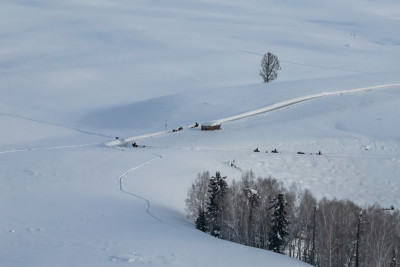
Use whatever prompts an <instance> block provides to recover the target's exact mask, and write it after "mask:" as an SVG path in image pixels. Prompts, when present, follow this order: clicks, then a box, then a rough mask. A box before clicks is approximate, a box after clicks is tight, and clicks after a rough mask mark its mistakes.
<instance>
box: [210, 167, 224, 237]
mask: <svg viewBox="0 0 400 267" xmlns="http://www.w3.org/2000/svg"><path fill="white" fill-rule="evenodd" d="M225 179H226V177H221V174H220V173H219V172H216V174H215V177H214V176H213V177H211V179H210V183H209V185H208V187H209V190H208V192H209V195H210V199H209V202H208V203H207V205H208V206H207V212H206V222H207V227H208V231H210V234H211V235H212V236H215V237H218V238H222V233H221V226H222V219H223V210H224V208H225V207H224V206H225V196H226V193H227V190H228V184H227V183H226V181H225Z"/></svg>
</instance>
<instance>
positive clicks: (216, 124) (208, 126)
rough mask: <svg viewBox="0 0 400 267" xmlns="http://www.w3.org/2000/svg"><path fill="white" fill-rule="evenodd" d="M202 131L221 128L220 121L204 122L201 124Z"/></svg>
mask: <svg viewBox="0 0 400 267" xmlns="http://www.w3.org/2000/svg"><path fill="white" fill-rule="evenodd" d="M201 130H202V131H215V130H221V123H219V122H206V123H202V124H201Z"/></svg>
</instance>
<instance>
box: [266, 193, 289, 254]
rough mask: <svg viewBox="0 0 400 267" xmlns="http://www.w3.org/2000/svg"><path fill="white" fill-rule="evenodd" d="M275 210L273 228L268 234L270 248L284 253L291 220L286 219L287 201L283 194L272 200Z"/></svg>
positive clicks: (272, 221) (272, 208)
mask: <svg viewBox="0 0 400 267" xmlns="http://www.w3.org/2000/svg"><path fill="white" fill-rule="evenodd" d="M271 203H272V206H271V207H270V209H271V210H273V213H272V220H271V228H270V232H269V235H268V249H269V250H272V251H274V252H277V253H282V254H283V246H284V244H285V240H284V239H285V236H287V235H288V233H289V231H288V225H289V221H288V220H287V219H286V215H287V212H286V206H287V203H286V201H285V200H284V198H283V194H278V196H277V197H275V198H274V199H273V200H272V201H271Z"/></svg>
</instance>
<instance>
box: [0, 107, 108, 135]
mask: <svg viewBox="0 0 400 267" xmlns="http://www.w3.org/2000/svg"><path fill="white" fill-rule="evenodd" d="M0 116H7V117H13V118H17V119H20V120H27V121H33V122H37V123H43V124H47V125H51V126H56V127H60V128H64V129H69V130H74V131H77V132H80V133H84V134H89V135H96V136H101V137H106V138H114V137H113V136H109V135H105V134H101V133H95V132H89V131H85V130H82V129H78V128H74V127H70V126H66V125H62V124H57V123H54V122H47V121H42V120H37V119H32V118H28V117H24V116H20V115H15V114H9V113H0Z"/></svg>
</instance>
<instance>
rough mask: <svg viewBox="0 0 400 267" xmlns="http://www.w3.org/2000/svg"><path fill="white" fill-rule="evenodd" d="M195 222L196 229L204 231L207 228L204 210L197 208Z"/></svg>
mask: <svg viewBox="0 0 400 267" xmlns="http://www.w3.org/2000/svg"><path fill="white" fill-rule="evenodd" d="M195 223H196V229H198V230H200V231H203V232H206V231H207V230H208V229H207V228H208V227H207V221H206V212H205V211H204V210H199V215H198V216H197V218H196V220H195Z"/></svg>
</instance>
